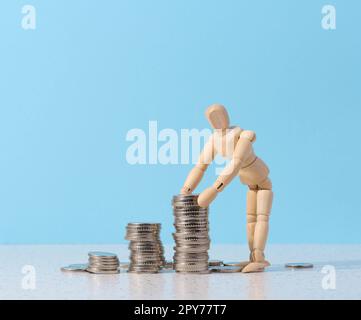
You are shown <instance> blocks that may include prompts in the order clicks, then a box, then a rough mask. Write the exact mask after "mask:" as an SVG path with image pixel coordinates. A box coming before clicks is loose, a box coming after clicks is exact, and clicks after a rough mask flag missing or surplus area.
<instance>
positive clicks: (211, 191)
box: [198, 187, 218, 208]
mask: <svg viewBox="0 0 361 320" xmlns="http://www.w3.org/2000/svg"><path fill="white" fill-rule="evenodd" d="M217 194H218V191H217V189H216V188H215V187H210V188H207V189H206V190H204V191H203V192H202V193H201V194H200V195H199V196H198V205H199V206H200V207H202V208H206V207H208V206H209V204H210V203H211V202H212V201H213V200H214V199H215V197H216V196H217Z"/></svg>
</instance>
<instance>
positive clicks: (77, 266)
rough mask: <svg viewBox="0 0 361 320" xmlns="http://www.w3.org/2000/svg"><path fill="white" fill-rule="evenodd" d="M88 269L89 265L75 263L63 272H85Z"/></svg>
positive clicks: (64, 268) (63, 268)
mask: <svg viewBox="0 0 361 320" xmlns="http://www.w3.org/2000/svg"><path fill="white" fill-rule="evenodd" d="M87 268H88V264H87V263H75V264H70V265H68V266H65V267H62V268H61V269H60V270H61V271H85V270H86V269H87Z"/></svg>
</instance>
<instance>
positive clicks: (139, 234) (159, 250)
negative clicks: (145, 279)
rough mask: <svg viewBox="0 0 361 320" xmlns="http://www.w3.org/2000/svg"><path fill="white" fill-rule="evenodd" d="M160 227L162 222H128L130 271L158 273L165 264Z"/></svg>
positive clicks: (127, 235)
mask: <svg viewBox="0 0 361 320" xmlns="http://www.w3.org/2000/svg"><path fill="white" fill-rule="evenodd" d="M160 229H161V224H160V223H128V225H127V232H126V236H125V239H126V240H129V241H130V243H129V249H130V264H129V269H128V272H134V273H156V272H158V271H159V270H160V269H161V268H162V266H163V265H164V264H165V259H164V249H163V245H162V242H161V240H160Z"/></svg>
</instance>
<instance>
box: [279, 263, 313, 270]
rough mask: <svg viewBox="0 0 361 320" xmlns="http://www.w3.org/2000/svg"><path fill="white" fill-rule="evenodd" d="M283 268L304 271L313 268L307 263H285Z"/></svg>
mask: <svg viewBox="0 0 361 320" xmlns="http://www.w3.org/2000/svg"><path fill="white" fill-rule="evenodd" d="M285 267H286V268H293V269H306V268H313V264H312V263H308V262H292V263H286V264H285Z"/></svg>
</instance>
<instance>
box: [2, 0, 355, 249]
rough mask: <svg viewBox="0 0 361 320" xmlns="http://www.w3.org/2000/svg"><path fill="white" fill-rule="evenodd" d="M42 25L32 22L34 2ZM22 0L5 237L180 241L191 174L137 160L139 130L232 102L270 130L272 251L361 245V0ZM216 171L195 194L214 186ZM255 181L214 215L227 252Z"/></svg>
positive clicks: (14, 52) (8, 54)
mask: <svg viewBox="0 0 361 320" xmlns="http://www.w3.org/2000/svg"><path fill="white" fill-rule="evenodd" d="M25 4H31V5H34V6H35V7H36V9H37V28H36V30H34V31H31V30H28V31H25V30H23V29H22V28H21V19H22V14H21V8H22V6H23V5H25ZM325 4H329V2H328V1H318V0H307V1H290V0H278V1H269V0H263V1H260V0H259V1H251V0H249V1H240V0H234V1H231V0H223V1H214V0H207V1H194V0H186V1H184V0H183V1H180V0H177V1H175V0H174V1H169V0H153V1H149V0H144V1H140V0H137V1H136V0H127V1H125V0H113V1H100V0H99V1H90V0H88V1H85V0H77V1H71V0H66V1H65V0H62V1H45V0H43V1H35V0H29V1H27V2H24V1H15V0H6V1H2V2H1V4H0V9H1V10H0V15H1V16H0V37H1V42H0V49H1V50H0V58H1V65H0V66H1V69H0V88H1V92H0V215H1V219H0V242H1V243H118V242H125V240H123V237H124V228H125V225H126V223H127V222H130V221H134V220H135V221H158V222H162V224H163V233H162V236H163V239H164V241H165V242H167V243H170V242H171V241H172V238H171V232H172V231H173V226H172V223H173V217H172V211H171V206H170V201H171V197H172V196H173V194H176V193H178V191H179V189H180V187H181V186H182V184H183V181H184V179H185V177H186V175H187V173H188V171H189V170H190V169H191V167H192V166H191V165H143V166H139V165H135V166H131V165H129V164H128V163H127V161H126V158H125V153H126V150H127V148H128V147H129V145H130V143H129V142H127V141H126V139H125V137H126V134H127V132H128V130H130V129H132V128H141V129H143V130H145V131H146V130H147V129H148V121H150V120H155V121H158V127H159V129H164V128H173V129H175V130H177V131H178V132H179V131H180V129H181V128H199V129H202V128H206V127H208V123H207V122H206V119H205V117H204V110H205V108H206V107H207V106H208V105H209V104H211V103H214V102H220V103H223V104H224V105H225V106H227V108H228V110H229V113H230V116H231V120H232V123H233V124H237V125H239V126H241V127H243V128H246V129H251V130H254V131H256V132H257V137H258V140H257V142H256V144H255V149H256V152H257V154H258V155H259V156H261V157H262V158H263V159H264V160H265V161H266V162H267V164H268V165H269V167H270V169H271V178H272V181H273V183H274V192H275V202H274V208H273V212H272V218H271V233H270V242H271V243H316V242H317V243H347V242H360V241H361V232H360V225H361V201H360V198H361V193H360V191H361V190H360V189H361V188H360V182H361V170H360V162H361V152H360V142H359V141H360V136H361V135H360V131H359V130H360V129H359V128H360V117H361V105H360V103H361V90H360V76H361V72H360V71H361V66H360V64H361V43H360V39H361V38H360V33H361V32H360V31H361V18H360V16H361V2H360V1H358V0H354V1H351V0H348V1H344V0H343V1H335V0H333V1H331V4H333V5H335V6H336V9H337V30H334V31H326V30H323V29H322V28H321V19H322V15H321V8H322V6H323V5H325ZM215 178H216V176H215V172H214V167H212V168H211V169H210V170H209V172H208V174H207V176H206V177H205V179H204V181H203V182H202V183H201V185H200V187H199V189H198V191H201V190H203V189H204V188H205V187H208V186H209V185H210V184H212V183H213V181H214V180H215ZM245 198H246V187H245V186H242V185H240V183H239V182H238V180H237V181H234V182H233V183H232V184H231V185H230V186H229V187H228V188H227V189H226V190H225V191H224V192H223V193H222V194H221V195H220V196H219V197H218V198H217V199H216V200H215V202H214V204H213V205H212V207H211V221H210V223H211V236H212V240H213V242H217V243H230V242H231V243H246V235H245V230H246V228H245V220H246V217H245V212H244V211H245Z"/></svg>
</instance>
